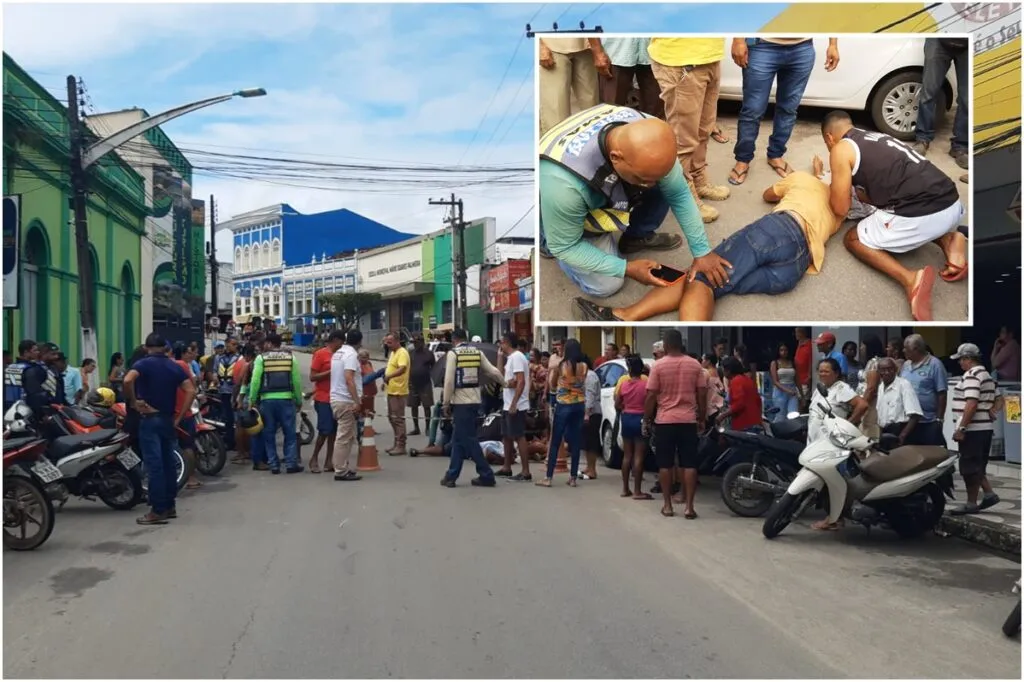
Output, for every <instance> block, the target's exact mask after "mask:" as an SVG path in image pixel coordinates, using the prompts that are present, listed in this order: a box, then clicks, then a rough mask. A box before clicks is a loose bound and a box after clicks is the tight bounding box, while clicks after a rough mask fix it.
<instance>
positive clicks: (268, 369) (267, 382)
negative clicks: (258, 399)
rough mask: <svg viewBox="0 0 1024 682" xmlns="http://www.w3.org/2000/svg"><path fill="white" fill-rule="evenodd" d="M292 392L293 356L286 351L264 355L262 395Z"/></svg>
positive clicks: (270, 352) (261, 383)
mask: <svg viewBox="0 0 1024 682" xmlns="http://www.w3.org/2000/svg"><path fill="white" fill-rule="evenodd" d="M291 392H292V354H291V353H290V352H288V351H286V350H271V351H267V352H265V353H263V378H262V381H261V382H260V393H291Z"/></svg>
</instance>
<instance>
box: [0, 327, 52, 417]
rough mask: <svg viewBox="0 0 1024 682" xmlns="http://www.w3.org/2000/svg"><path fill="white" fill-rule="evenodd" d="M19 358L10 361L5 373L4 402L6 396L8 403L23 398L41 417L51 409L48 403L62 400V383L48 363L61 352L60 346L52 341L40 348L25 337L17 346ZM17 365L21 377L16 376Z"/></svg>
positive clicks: (5, 401) (5, 402)
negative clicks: (19, 366) (14, 361)
mask: <svg viewBox="0 0 1024 682" xmlns="http://www.w3.org/2000/svg"><path fill="white" fill-rule="evenodd" d="M18 351H19V355H20V356H21V357H20V358H19V361H18V362H16V363H13V364H12V365H10V366H9V367H8V368H7V371H6V372H4V404H5V405H7V404H8V398H9V397H10V398H13V400H12V401H11V403H13V402H15V401H17V400H24V401H25V403H26V404H27V405H28V406H29V408H30V409H31V410H32V412H33V413H34V414H35V415H36V416H41V415H42V414H44V413H45V412H47V411H48V410H49V409H50V405H53V404H54V403H58V402H63V393H64V390H63V388H64V383H63V381H62V380H61V378H60V377H59V376H57V374H56V373H55V372H54V371H53V370H51V369H50V368H49V367H48V366H47V365H48V363H51V362H52V361H53V360H54V358H55V357H56V356H57V355H58V354H59V353H60V348H58V347H57V346H56V345H54V344H52V343H45V344H43V345H42V347H40V346H38V345H36V344H35V343H34V342H33V341H29V340H25V341H22V342H21V343H20V344H19V345H18ZM18 365H22V366H21V376H20V378H19V377H18V370H17V369H14V370H12V368H16V367H17V366H18Z"/></svg>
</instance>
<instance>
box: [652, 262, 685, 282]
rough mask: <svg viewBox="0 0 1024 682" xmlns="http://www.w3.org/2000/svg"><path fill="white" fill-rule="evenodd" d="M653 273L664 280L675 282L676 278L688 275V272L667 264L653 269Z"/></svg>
mask: <svg viewBox="0 0 1024 682" xmlns="http://www.w3.org/2000/svg"><path fill="white" fill-rule="evenodd" d="M651 274H652V275H654V276H655V277H657V278H658V279H660V280H661V281H663V282H669V283H671V282H675V281H676V280H679V279H682V278H683V277H686V273H685V272H683V271H681V270H676V269H675V268H670V267H669V266H667V265H662V266H661V267H660V268H654V269H653V270H651Z"/></svg>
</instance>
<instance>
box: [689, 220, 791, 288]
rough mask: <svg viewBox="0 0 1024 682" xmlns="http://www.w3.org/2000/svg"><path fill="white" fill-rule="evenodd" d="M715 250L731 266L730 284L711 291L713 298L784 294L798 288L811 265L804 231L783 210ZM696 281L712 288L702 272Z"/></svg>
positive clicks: (751, 224)
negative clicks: (713, 294)
mask: <svg viewBox="0 0 1024 682" xmlns="http://www.w3.org/2000/svg"><path fill="white" fill-rule="evenodd" d="M714 251H715V253H717V254H718V255H719V256H721V257H722V258H724V259H725V260H727V261H729V262H730V263H731V264H732V270H730V271H729V282H728V283H727V284H726V285H725V286H723V287H720V288H718V289H713V291H714V292H715V298H716V299H718V298H721V297H722V296H725V295H727V294H739V295H741V296H742V295H744V294H783V293H785V292H787V291H790V290H791V289H793V288H794V287H795V286H796V285H797V283H798V282H799V281H800V278H801V277H803V276H804V273H805V272H807V268H808V266H809V265H810V264H811V250H810V248H809V247H808V246H807V237H805V236H804V231H803V229H801V227H800V225H799V224H798V223H797V221H796V219H795V218H794V217H793V216H791V215H789V214H788V213H786V212H784V211H783V212H779V213H769V214H768V215H766V216H764V217H763V218H758V219H757V220H755V221H754V222H752V223H750V224H749V225H747V226H746V227H744V228H743V229H742V230H740V231H739V232H736V233H735V234H733V235H731V236H730V237H729V238H728V239H726V240H725V241H724V242H722V243H721V244H719V245H718V246H716V247H715V249H714ZM697 280H699V281H701V282H703V283H704V284H707V285H708V286H709V287H710V286H711V283H710V282H709V281H708V278H707V277H706V276H705V275H704V273H700V274H698V275H697Z"/></svg>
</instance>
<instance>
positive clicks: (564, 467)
mask: <svg viewBox="0 0 1024 682" xmlns="http://www.w3.org/2000/svg"><path fill="white" fill-rule="evenodd" d="M567 471H569V448H568V447H566V444H565V441H562V445H561V446H560V447H559V448H558V454H557V455H556V456H555V473H556V474H564V473H566V472H567Z"/></svg>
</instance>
